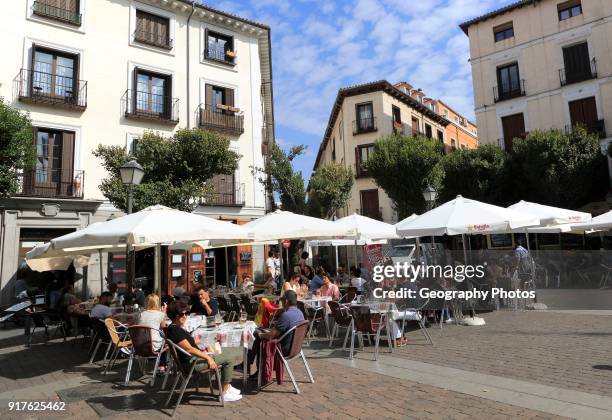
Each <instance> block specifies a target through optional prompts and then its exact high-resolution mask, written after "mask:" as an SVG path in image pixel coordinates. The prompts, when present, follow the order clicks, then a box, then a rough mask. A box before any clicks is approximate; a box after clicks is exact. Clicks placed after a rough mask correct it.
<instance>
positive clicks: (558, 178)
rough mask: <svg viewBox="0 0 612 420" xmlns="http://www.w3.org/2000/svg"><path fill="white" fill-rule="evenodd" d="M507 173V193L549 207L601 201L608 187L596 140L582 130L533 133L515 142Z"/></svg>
mask: <svg viewBox="0 0 612 420" xmlns="http://www.w3.org/2000/svg"><path fill="white" fill-rule="evenodd" d="M508 163H509V165H508V171H509V173H511V174H512V182H511V184H510V187H511V188H508V190H507V194H508V195H509V196H511V197H512V199H513V200H514V201H516V200H519V199H523V200H527V201H536V202H538V203H542V204H548V205H552V206H561V207H568V208H577V207H579V206H581V205H583V204H585V203H586V202H588V201H590V200H592V199H600V198H601V197H602V196H603V195H604V194H605V192H606V190H607V187H608V182H609V181H608V175H607V170H606V166H607V165H606V163H607V162H606V160H605V157H604V155H603V154H602V152H601V148H600V145H599V139H598V137H597V135H595V134H589V133H587V131H586V130H585V129H584V128H581V127H579V128H576V129H574V130H573V131H572V132H569V133H566V132H564V131H560V130H548V131H533V132H531V133H530V134H529V135H528V136H527V138H525V139H515V140H514V142H513V146H512V152H511V154H510V159H509V162H508Z"/></svg>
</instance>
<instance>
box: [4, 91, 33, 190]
mask: <svg viewBox="0 0 612 420" xmlns="http://www.w3.org/2000/svg"><path fill="white" fill-rule="evenodd" d="M33 136H34V133H33V130H32V123H31V121H30V117H29V115H28V114H27V113H25V112H22V111H19V110H17V109H15V108H12V107H10V106H9V105H8V104H7V103H6V102H4V98H2V97H0V197H9V196H11V195H13V194H15V193H16V192H17V190H18V188H19V173H20V172H22V171H23V170H25V169H29V168H32V167H33V166H34V163H35V156H36V151H35V147H34V142H33V140H32V139H33Z"/></svg>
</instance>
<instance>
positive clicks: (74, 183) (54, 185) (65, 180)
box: [15, 168, 85, 198]
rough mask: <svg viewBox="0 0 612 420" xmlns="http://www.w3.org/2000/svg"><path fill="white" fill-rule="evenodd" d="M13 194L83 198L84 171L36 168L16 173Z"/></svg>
mask: <svg viewBox="0 0 612 420" xmlns="http://www.w3.org/2000/svg"><path fill="white" fill-rule="evenodd" d="M18 180H19V189H18V190H17V193H16V194H15V195H19V196H28V197H60V198H83V186H84V181H85V171H82V170H72V169H43V168H36V169H30V170H25V171H21V172H19V173H18Z"/></svg>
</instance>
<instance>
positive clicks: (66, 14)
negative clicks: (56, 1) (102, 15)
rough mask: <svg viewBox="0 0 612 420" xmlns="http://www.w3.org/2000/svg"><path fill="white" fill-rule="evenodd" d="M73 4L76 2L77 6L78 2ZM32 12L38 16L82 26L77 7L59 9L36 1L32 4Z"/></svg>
mask: <svg viewBox="0 0 612 420" xmlns="http://www.w3.org/2000/svg"><path fill="white" fill-rule="evenodd" d="M73 2H75V5H76V4H77V3H76V0H73ZM32 12H33V13H34V14H35V15H38V16H43V17H46V18H49V19H55V20H59V21H62V22H65V23H69V24H71V25H76V26H81V14H80V13H79V12H78V10H76V7H73V8H70V7H57V6H54V5H52V4H49V3H47V2H45V1H35V2H34V3H33V4H32Z"/></svg>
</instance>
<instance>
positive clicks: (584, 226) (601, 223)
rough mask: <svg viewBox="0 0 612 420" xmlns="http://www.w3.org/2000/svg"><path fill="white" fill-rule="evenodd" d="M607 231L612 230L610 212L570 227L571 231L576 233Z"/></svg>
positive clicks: (611, 214)
mask: <svg viewBox="0 0 612 420" xmlns="http://www.w3.org/2000/svg"><path fill="white" fill-rule="evenodd" d="M609 229H612V210H610V211H609V212H607V213H604V214H601V215H599V216H596V217H593V218H592V219H591V221H590V222H586V223H576V224H573V225H572V230H573V231H577V232H587V231H589V230H609Z"/></svg>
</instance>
